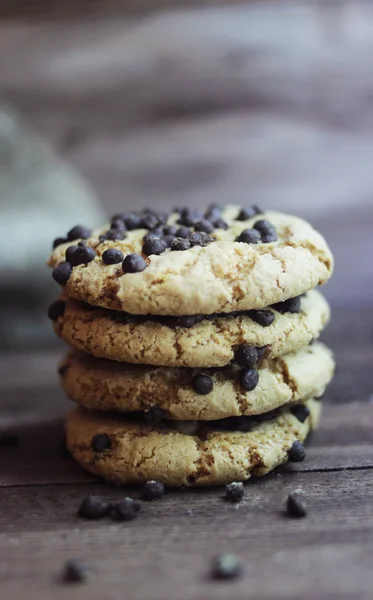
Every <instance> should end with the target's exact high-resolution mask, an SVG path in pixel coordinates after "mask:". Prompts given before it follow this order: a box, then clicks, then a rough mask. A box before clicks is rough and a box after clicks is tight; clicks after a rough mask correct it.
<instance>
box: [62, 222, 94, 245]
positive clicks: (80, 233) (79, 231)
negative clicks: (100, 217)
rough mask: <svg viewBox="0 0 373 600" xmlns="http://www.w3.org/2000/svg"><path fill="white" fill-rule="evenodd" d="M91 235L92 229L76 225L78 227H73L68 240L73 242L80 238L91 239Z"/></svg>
mask: <svg viewBox="0 0 373 600" xmlns="http://www.w3.org/2000/svg"><path fill="white" fill-rule="evenodd" d="M91 233H92V231H91V229H88V227H83V225H76V227H73V228H72V229H70V231H69V232H68V234H67V239H68V241H69V242H72V241H73V240H77V239H79V238H84V239H86V238H89V236H90V235H91Z"/></svg>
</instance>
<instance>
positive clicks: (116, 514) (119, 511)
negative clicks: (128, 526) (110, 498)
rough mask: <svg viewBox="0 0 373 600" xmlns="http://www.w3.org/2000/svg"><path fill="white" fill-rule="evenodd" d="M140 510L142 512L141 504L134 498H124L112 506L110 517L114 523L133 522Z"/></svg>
mask: <svg viewBox="0 0 373 600" xmlns="http://www.w3.org/2000/svg"><path fill="white" fill-rule="evenodd" d="M139 510H141V505H140V503H139V502H136V501H135V500H132V498H123V499H122V500H119V501H118V502H115V503H114V504H113V505H112V507H111V511H110V517H111V518H112V519H113V521H133V519H134V518H135V517H136V516H137V513H138V511H139Z"/></svg>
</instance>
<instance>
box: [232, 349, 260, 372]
mask: <svg viewBox="0 0 373 600" xmlns="http://www.w3.org/2000/svg"><path fill="white" fill-rule="evenodd" d="M234 358H235V360H236V361H237V362H238V364H239V365H240V366H241V367H253V366H254V365H256V363H257V362H258V352H257V349H256V348H255V346H248V345H247V344H244V345H243V346H240V347H239V348H237V350H236V351H235V353H234Z"/></svg>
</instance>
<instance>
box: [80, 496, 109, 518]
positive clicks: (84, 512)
mask: <svg viewBox="0 0 373 600" xmlns="http://www.w3.org/2000/svg"><path fill="white" fill-rule="evenodd" d="M109 511H110V504H109V502H107V501H106V500H105V499H104V498H101V496H95V495H94V494H89V496H86V497H85V498H84V500H83V502H82V503H81V505H80V506H79V510H78V516H79V517H82V518H83V519H92V520H95V519H102V518H103V517H106V515H108V514H109Z"/></svg>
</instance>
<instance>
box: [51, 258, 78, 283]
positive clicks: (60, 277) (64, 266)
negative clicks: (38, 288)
mask: <svg viewBox="0 0 373 600" xmlns="http://www.w3.org/2000/svg"><path fill="white" fill-rule="evenodd" d="M72 270H73V268H72V266H71V264H70V263H69V262H62V263H60V264H59V265H58V266H57V267H56V268H55V269H54V271H53V273H52V277H53V279H54V280H55V281H57V283H59V284H60V285H65V284H66V283H67V282H68V281H69V278H70V275H71V273H72Z"/></svg>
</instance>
